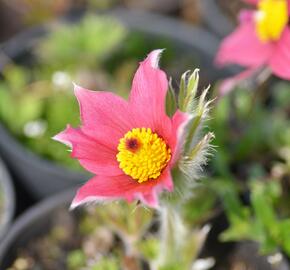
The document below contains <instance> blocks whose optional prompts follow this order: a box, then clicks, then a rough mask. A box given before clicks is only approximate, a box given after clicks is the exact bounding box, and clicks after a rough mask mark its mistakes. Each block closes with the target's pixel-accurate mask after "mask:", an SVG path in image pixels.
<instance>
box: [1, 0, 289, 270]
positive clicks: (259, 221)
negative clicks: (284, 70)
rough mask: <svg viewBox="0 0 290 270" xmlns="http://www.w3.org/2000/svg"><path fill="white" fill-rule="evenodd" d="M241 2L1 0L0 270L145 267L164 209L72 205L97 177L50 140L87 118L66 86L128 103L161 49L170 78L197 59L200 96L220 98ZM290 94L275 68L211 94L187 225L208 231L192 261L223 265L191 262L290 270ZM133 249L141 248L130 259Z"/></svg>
mask: <svg viewBox="0 0 290 270" xmlns="http://www.w3.org/2000/svg"><path fill="white" fill-rule="evenodd" d="M245 6H246V5H245V4H244V3H243V2H241V1H239V0H231V1H228V0H180V1H178V0H159V1H154V0H140V1H134V0H56V1H49V0H1V1H0V269H3V270H4V269H9V270H26V269H27V270H28V269H33V270H38V269H45V270H46V269H47V270H50V269H51V270H56V269H69V270H76V269H95V270H97V269H108V270H115V269H128V270H134V269H136V270H138V269H140V270H142V269H150V268H149V264H148V261H150V260H151V259H153V258H154V256H156V247H157V246H158V243H157V242H158V241H157V231H158V226H159V225H158V218H157V217H156V213H155V212H154V211H152V212H151V211H149V210H144V209H138V211H136V212H134V211H133V210H134V205H133V206H127V205H125V204H118V205H113V206H109V205H108V206H107V205H106V206H104V207H92V208H88V209H83V210H79V211H76V212H69V211H68V210H67V209H68V205H69V203H70V201H71V198H72V197H73V194H74V192H75V190H76V188H77V187H79V186H80V185H81V184H82V183H84V182H85V181H86V180H87V179H89V177H90V175H87V174H86V173H85V172H84V170H83V169H82V168H81V167H80V165H79V164H78V162H77V161H75V160H73V159H71V158H70V155H69V152H68V151H67V148H66V147H65V146H63V145H61V144H59V143H57V142H55V141H53V140H51V137H52V136H54V135H55V134H56V133H58V132H60V131H61V130H63V129H64V127H65V126H66V124H67V123H70V124H72V126H77V125H78V124H79V111H78V105H77V102H76V100H75V97H74V95H73V87H72V81H73V82H75V83H77V84H79V85H82V86H83V87H85V88H89V89H94V90H106V91H108V90H109V91H113V92H115V93H117V94H118V95H121V96H123V97H125V98H126V97H127V96H128V93H129V90H130V86H131V81H132V76H133V74H134V72H135V70H136V68H137V65H138V62H139V61H140V60H142V59H143V58H144V57H145V56H146V55H147V54H148V53H149V52H150V51H151V50H153V49H156V48H166V50H165V52H164V54H163V57H162V61H161V66H162V68H163V69H164V70H165V71H166V73H167V74H168V75H169V76H172V83H173V86H175V87H176V88H177V89H178V83H179V78H180V76H181V75H182V73H183V72H185V71H186V70H194V69H195V68H199V69H200V76H201V82H200V91H202V90H203V89H204V88H205V87H207V86H208V85H209V84H211V91H210V93H209V97H208V98H209V99H211V98H214V97H216V96H217V95H218V85H219V83H220V81H221V80H222V79H223V78H226V77H228V76H230V75H233V74H236V73H237V72H238V71H240V68H239V67H230V68H227V69H218V68H217V67H216V66H215V64H214V58H215V54H216V52H217V49H218V47H219V45H220V42H221V41H222V39H223V38H224V37H225V36H226V35H227V34H229V33H230V32H231V31H232V30H233V29H234V28H235V26H236V25H237V14H238V12H239V11H240V10H241V9H242V8H244V7H245ZM289 90H290V84H289V82H287V81H282V80H280V79H278V78H274V77H271V78H270V79H268V80H266V81H265V82H263V83H262V84H260V85H254V86H253V85H251V84H249V87H239V88H238V89H235V91H233V92H231V94H229V95H227V96H224V97H222V98H219V99H218V100H217V101H216V102H215V104H214V106H213V108H212V112H211V119H210V120H209V121H208V122H207V123H206V124H207V125H206V126H207V127H206V130H210V131H213V132H214V133H215V136H216V139H215V141H214V143H213V144H214V145H215V151H214V152H213V156H212V158H211V161H210V162H209V164H208V166H207V167H206V168H205V170H204V171H205V172H204V176H203V179H202V181H201V184H198V185H197V187H196V189H195V190H194V193H195V196H194V198H193V199H192V200H190V201H188V204H187V205H186V206H185V207H184V215H185V217H186V220H187V222H188V223H189V224H191V225H192V227H196V228H199V229H200V231H199V230H197V232H196V241H195V242H194V244H192V249H193V251H192V253H193V256H192V257H193V260H194V259H197V258H209V257H210V258H213V260H214V262H215V263H214V264H213V263H208V265H206V263H205V265H203V266H202V267H207V268H194V269H196V270H199V269H220V270H221V269H233V270H244V269H245V270H246V269H249V270H250V269H253V270H255V269H258V270H259V269H261V270H267V269H279V270H284V269H285V270H287V269H290V268H289V257H290V219H289V217H290V215H289V211H290V210H289V209H290V208H289V205H290V204H289V203H290V191H289V187H290V123H289V122H290V120H289V115H290V94H289ZM131 213H134V214H132V221H131V222H129V221H128V220H127V219H126V217H127V216H128V214H129V215H130V214H131ZM12 224H14V225H12ZM205 224H210V225H211V230H210V231H209V233H208V234H207V235H203V233H204V232H202V231H201V228H202V227H203V226H204V225H205ZM201 235H202V237H201ZM4 236H5V237H4ZM128 239H130V241H129V240H128ZM132 239H133V240H132ZM198 239H199V240H198ZM200 239H203V241H200ZM124 243H126V245H125V244H124ZM128 243H129V244H128ZM128 245H129V246H130V248H131V249H130V250H134V251H136V252H133V253H130V254H129V255H128V252H127V250H126V248H125V247H124V246H128ZM136 254H137V255H136Z"/></svg>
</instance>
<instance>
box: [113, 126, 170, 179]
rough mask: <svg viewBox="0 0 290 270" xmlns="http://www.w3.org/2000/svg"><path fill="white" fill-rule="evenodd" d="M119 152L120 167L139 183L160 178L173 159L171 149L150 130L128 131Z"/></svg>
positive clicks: (135, 129)
mask: <svg viewBox="0 0 290 270" xmlns="http://www.w3.org/2000/svg"><path fill="white" fill-rule="evenodd" d="M118 150H119V153H118V154H117V160H118V161H119V167H120V168H121V169H122V170H123V171H124V173H125V174H127V175H129V176H131V177H132V178H133V179H135V180H137V181H138V182H139V183H142V182H144V181H147V180H149V179H156V178H158V176H159V175H160V174H161V172H162V170H163V169H164V168H165V166H166V165H167V163H168V162H169V160H170V158H171V150H170V148H169V147H168V146H167V145H166V143H165V141H164V140H163V139H162V138H161V137H159V136H158V135H157V134H156V133H154V132H152V130H151V129H150V128H134V129H132V130H130V131H128V132H127V133H126V134H125V135H124V137H123V138H122V139H120V143H119V145H118Z"/></svg>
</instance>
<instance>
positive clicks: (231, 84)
mask: <svg viewBox="0 0 290 270" xmlns="http://www.w3.org/2000/svg"><path fill="white" fill-rule="evenodd" d="M257 70H258V68H256V67H254V68H249V69H247V70H245V71H243V72H241V73H239V74H237V75H235V76H233V77H230V78H228V79H225V80H223V81H222V83H221V84H220V86H219V93H220V95H221V96H224V95H226V94H228V93H229V92H231V91H232V90H233V89H234V88H235V87H236V86H237V85H238V84H239V83H240V82H241V81H243V80H245V79H247V78H249V77H251V76H252V75H253V74H254V73H255V72H256V71H257Z"/></svg>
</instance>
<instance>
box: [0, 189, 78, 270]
mask: <svg viewBox="0 0 290 270" xmlns="http://www.w3.org/2000/svg"><path fill="white" fill-rule="evenodd" d="M74 194H75V190H74V189H69V190H67V191H65V192H62V193H59V194H57V195H54V196H52V197H50V198H47V199H46V200H43V201H42V202H40V203H39V204H37V205H35V206H33V207H32V208H31V209H29V210H28V211H27V212H25V213H24V214H23V215H22V216H20V217H19V218H18V219H17V220H16V222H15V223H14V224H13V226H12V227H11V228H10V230H9V232H8V234H7V235H6V237H5V238H4V239H3V241H2V242H0V269H3V270H4V269H6V268H8V267H9V266H10V265H11V263H12V262H13V259H15V256H16V253H17V249H18V248H20V247H23V246H25V243H27V242H28V241H29V240H30V239H33V238H34V237H37V236H39V235H42V234H44V233H46V232H47V231H48V230H49V228H50V224H51V223H52V222H53V220H52V218H51V216H52V214H53V213H54V212H55V211H56V210H57V209H59V208H60V207H66V206H67V208H69V203H70V202H71V200H72V198H73V195H74Z"/></svg>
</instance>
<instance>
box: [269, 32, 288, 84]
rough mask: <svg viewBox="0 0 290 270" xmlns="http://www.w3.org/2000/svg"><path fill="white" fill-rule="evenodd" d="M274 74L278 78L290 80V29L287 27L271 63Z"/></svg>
mask: <svg viewBox="0 0 290 270" xmlns="http://www.w3.org/2000/svg"><path fill="white" fill-rule="evenodd" d="M269 65H270V67H271V69H272V70H273V73H274V74H275V75H277V76H278V77H280V78H282V79H285V80H290V28H289V27H286V29H285V30H284V32H283V34H282V36H281V39H280V40H279V41H278V42H277V44H276V47H275V49H274V52H273V55H272V57H271V59H270V63H269Z"/></svg>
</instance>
